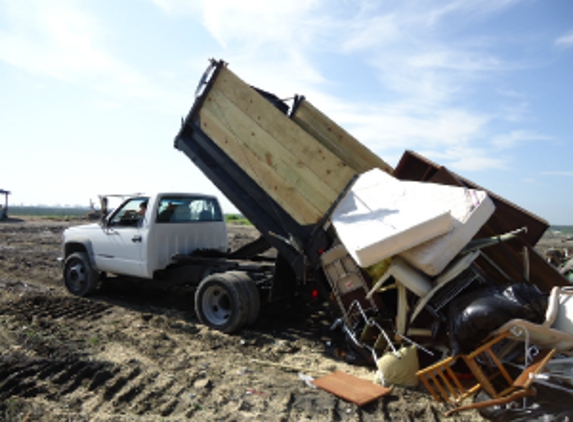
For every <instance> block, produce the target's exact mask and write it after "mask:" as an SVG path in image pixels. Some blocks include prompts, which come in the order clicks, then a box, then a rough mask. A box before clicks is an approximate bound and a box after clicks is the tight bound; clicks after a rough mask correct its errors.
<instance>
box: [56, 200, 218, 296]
mask: <svg viewBox="0 0 573 422" xmlns="http://www.w3.org/2000/svg"><path fill="white" fill-rule="evenodd" d="M106 202H107V201H106ZM103 214H106V215H104V216H103V217H102V220H101V221H100V222H99V223H97V224H88V225H81V226H75V227H71V228H69V229H67V230H65V231H64V234H63V245H62V253H63V258H62V262H63V264H64V280H65V282H66V286H67V287H68V289H69V290H70V291H71V292H72V293H75V294H80V295H83V294H87V293H89V292H91V291H93V290H94V289H95V286H96V285H97V283H96V281H97V278H98V277H97V275H98V274H99V273H113V274H118V275H125V276H131V277H139V278H144V279H153V278H156V277H157V275H158V273H160V272H161V271H165V270H166V269H168V268H169V267H170V266H171V265H173V264H175V263H176V258H175V257H176V256H178V255H189V254H192V253H193V252H195V251H198V250H203V251H204V250H210V251H215V252H217V253H220V254H224V253H226V252H227V250H228V239H227V228H226V224H225V221H224V218H223V213H222V211H221V208H220V205H219V202H218V200H217V198H215V197H214V196H209V195H201V194H191V193H176V192H174V193H157V194H150V195H144V194H139V195H135V196H130V197H128V198H127V199H125V200H124V201H123V202H122V203H121V204H120V205H119V206H118V207H117V208H115V209H114V210H112V211H110V212H106V210H105V209H104V210H103Z"/></svg>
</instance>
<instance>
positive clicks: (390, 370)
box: [374, 346, 420, 387]
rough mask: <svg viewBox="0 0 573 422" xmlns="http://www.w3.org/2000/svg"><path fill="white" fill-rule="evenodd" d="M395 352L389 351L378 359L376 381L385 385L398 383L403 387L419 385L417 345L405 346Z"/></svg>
mask: <svg viewBox="0 0 573 422" xmlns="http://www.w3.org/2000/svg"><path fill="white" fill-rule="evenodd" d="M398 355H399V356H400V357H398V356H396V354H395V353H394V352H387V353H386V354H385V355H384V356H382V357H381V358H380V359H378V362H377V365H378V371H376V374H375V375H374V383H376V384H382V385H383V386H385V387H388V386H390V385H398V386H402V387H415V386H417V385H418V377H417V376H416V372H418V370H419V369H420V364H419V362H418V351H417V349H416V346H404V347H401V348H400V349H399V350H398Z"/></svg>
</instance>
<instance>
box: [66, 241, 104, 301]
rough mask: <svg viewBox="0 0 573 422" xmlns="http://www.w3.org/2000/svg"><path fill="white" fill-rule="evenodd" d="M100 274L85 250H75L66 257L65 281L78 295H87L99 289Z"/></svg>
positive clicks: (69, 289) (71, 291) (70, 290)
mask: <svg viewBox="0 0 573 422" xmlns="http://www.w3.org/2000/svg"><path fill="white" fill-rule="evenodd" d="M98 279H99V274H98V272H97V271H95V270H94V269H93V268H92V266H91V264H90V261H89V259H88V256H87V254H86V253H85V252H75V253H73V254H71V255H70V256H68V257H67V258H66V262H65V264H64V283H65V284H66V288H67V289H68V291H69V292H70V293H72V294H74V295H76V296H87V295H89V294H90V293H93V292H94V291H95V290H96V289H97V285H98Z"/></svg>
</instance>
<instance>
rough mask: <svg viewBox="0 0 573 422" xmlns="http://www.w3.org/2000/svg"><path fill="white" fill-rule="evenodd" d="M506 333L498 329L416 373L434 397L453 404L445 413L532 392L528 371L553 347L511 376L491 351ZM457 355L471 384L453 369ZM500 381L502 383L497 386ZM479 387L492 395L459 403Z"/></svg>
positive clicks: (548, 356)
mask: <svg viewBox="0 0 573 422" xmlns="http://www.w3.org/2000/svg"><path fill="white" fill-rule="evenodd" d="M508 335H509V333H508V332H504V333H501V334H499V335H497V336H496V337H495V338H493V339H492V340H490V341H488V342H487V343H485V344H484V345H483V346H481V347H479V348H478V349H476V350H475V351H474V352H472V353H470V354H467V355H458V356H455V357H449V358H447V359H444V360H442V361H441V362H438V363H437V364H435V365H432V366H430V367H428V368H425V369H423V370H421V371H418V372H417V373H416V375H417V376H418V377H419V379H420V380H421V381H422V383H423V384H424V385H425V387H426V388H427V389H428V391H429V392H430V394H431V395H432V397H434V399H435V400H436V401H438V402H446V403H449V404H451V405H454V406H456V407H455V408H454V409H452V410H450V411H448V412H446V416H451V415H453V414H454V413H457V412H461V411H463V410H468V409H475V408H480V407H488V406H493V405H499V404H505V403H509V402H510V401H513V400H517V399H519V398H522V397H526V396H528V395H533V394H535V390H533V388H531V383H532V382H533V378H532V377H530V375H529V374H531V373H539V372H540V371H541V370H542V369H543V368H544V366H545V365H546V364H547V362H548V361H549V359H551V357H553V354H554V353H555V350H552V351H550V352H549V353H546V354H543V355H542V356H541V357H540V359H539V360H538V361H536V362H534V363H533V364H532V365H530V366H528V367H527V368H526V369H525V370H524V371H523V372H522V374H521V375H520V376H519V377H517V378H516V379H515V380H514V379H513V378H512V377H511V376H510V374H509V373H508V371H507V370H506V369H505V367H504V365H503V363H502V362H501V360H500V359H499V357H498V356H497V355H496V354H495V352H494V351H493V348H494V347H495V346H496V345H498V344H499V343H500V342H501V341H502V340H503V339H505V338H506V337H508ZM460 359H461V360H463V361H464V362H465V364H466V365H467V367H468V368H469V370H470V371H471V373H472V375H473V376H474V378H475V382H474V383H473V385H467V384H466V383H464V382H462V380H460V379H459V377H458V376H457V375H456V374H455V372H454V371H453V369H452V366H453V365H454V364H455V363H456V362H458V361H459V360H460ZM494 381H495V382H494ZM499 381H502V382H499ZM499 385H502V387H501V388H500V387H499ZM480 388H483V389H484V390H485V391H486V392H487V393H488V394H489V395H490V396H491V397H492V399H491V400H489V401H484V402H479V403H471V404H467V405H463V406H462V405H461V402H462V401H463V400H464V399H466V398H468V397H470V396H472V395H473V394H474V393H476V392H477V391H478V390H479V389H480Z"/></svg>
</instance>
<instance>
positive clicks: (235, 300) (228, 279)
mask: <svg viewBox="0 0 573 422" xmlns="http://www.w3.org/2000/svg"><path fill="white" fill-rule="evenodd" d="M248 301H249V300H248V295H247V291H246V289H245V288H244V287H243V285H242V283H241V281H240V280H238V278H237V277H236V276H235V275H234V274H233V273H222V274H213V275H210V276H208V277H206V278H205V279H204V280H203V281H201V283H200V284H199V287H198V288H197V291H196V292H195V312H196V314H197V318H199V321H200V322H201V323H203V324H205V325H207V326H209V327H211V328H214V329H216V330H219V331H222V332H224V333H233V332H235V331H237V330H239V329H240V328H241V327H242V326H243V325H244V324H245V322H246V321H247V318H248V317H249V307H248Z"/></svg>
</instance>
